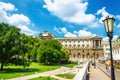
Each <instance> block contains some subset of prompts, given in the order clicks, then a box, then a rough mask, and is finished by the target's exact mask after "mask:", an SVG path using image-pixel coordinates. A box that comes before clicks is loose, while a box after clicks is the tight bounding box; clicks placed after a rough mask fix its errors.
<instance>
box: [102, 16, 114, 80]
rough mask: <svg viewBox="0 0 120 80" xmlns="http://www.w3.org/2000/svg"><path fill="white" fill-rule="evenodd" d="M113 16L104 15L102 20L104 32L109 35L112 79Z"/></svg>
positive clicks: (112, 75) (112, 76)
mask: <svg viewBox="0 0 120 80" xmlns="http://www.w3.org/2000/svg"><path fill="white" fill-rule="evenodd" d="M114 20H115V19H114V18H113V17H112V18H110V17H109V16H108V17H106V19H105V20H103V22H104V26H105V30H106V34H107V36H108V37H109V43H110V59H111V78H112V80H115V74H114V66H113V55H112V44H111V41H112V38H113V28H114Z"/></svg>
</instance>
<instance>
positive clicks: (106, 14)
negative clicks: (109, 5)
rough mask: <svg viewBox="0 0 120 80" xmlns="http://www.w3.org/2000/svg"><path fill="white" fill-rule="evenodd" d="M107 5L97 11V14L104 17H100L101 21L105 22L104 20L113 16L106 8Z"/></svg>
mask: <svg viewBox="0 0 120 80" xmlns="http://www.w3.org/2000/svg"><path fill="white" fill-rule="evenodd" d="M105 8H106V7H103V8H102V9H100V10H98V11H97V13H96V14H97V15H102V17H101V18H100V19H99V23H103V22H102V21H103V20H104V19H105V18H106V17H107V16H109V17H113V15H112V14H109V13H108V12H107V11H106V10H105Z"/></svg>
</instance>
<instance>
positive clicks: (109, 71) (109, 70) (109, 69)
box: [108, 59, 112, 80]
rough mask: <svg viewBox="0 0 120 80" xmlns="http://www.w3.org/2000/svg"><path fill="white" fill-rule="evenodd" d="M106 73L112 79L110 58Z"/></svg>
mask: <svg viewBox="0 0 120 80" xmlns="http://www.w3.org/2000/svg"><path fill="white" fill-rule="evenodd" d="M108 73H109V76H110V78H111V80H112V73H111V60H110V59H109V60H108Z"/></svg>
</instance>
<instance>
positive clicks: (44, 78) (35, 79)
mask: <svg viewBox="0 0 120 80" xmlns="http://www.w3.org/2000/svg"><path fill="white" fill-rule="evenodd" d="M29 80H58V79H55V78H51V77H39V78H33V79H29Z"/></svg>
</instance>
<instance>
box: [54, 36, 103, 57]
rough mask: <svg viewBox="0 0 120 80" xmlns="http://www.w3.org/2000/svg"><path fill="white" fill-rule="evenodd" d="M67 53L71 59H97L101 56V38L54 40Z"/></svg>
mask: <svg viewBox="0 0 120 80" xmlns="http://www.w3.org/2000/svg"><path fill="white" fill-rule="evenodd" d="M56 39H57V40H58V41H60V42H61V44H62V46H63V47H64V48H65V49H67V50H68V51H69V55H70V58H71V59H74V58H76V59H79V58H93V57H94V58H98V57H102V56H103V47H102V37H99V36H94V37H92V36H89V37H74V38H73V37H72V38H56Z"/></svg>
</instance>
